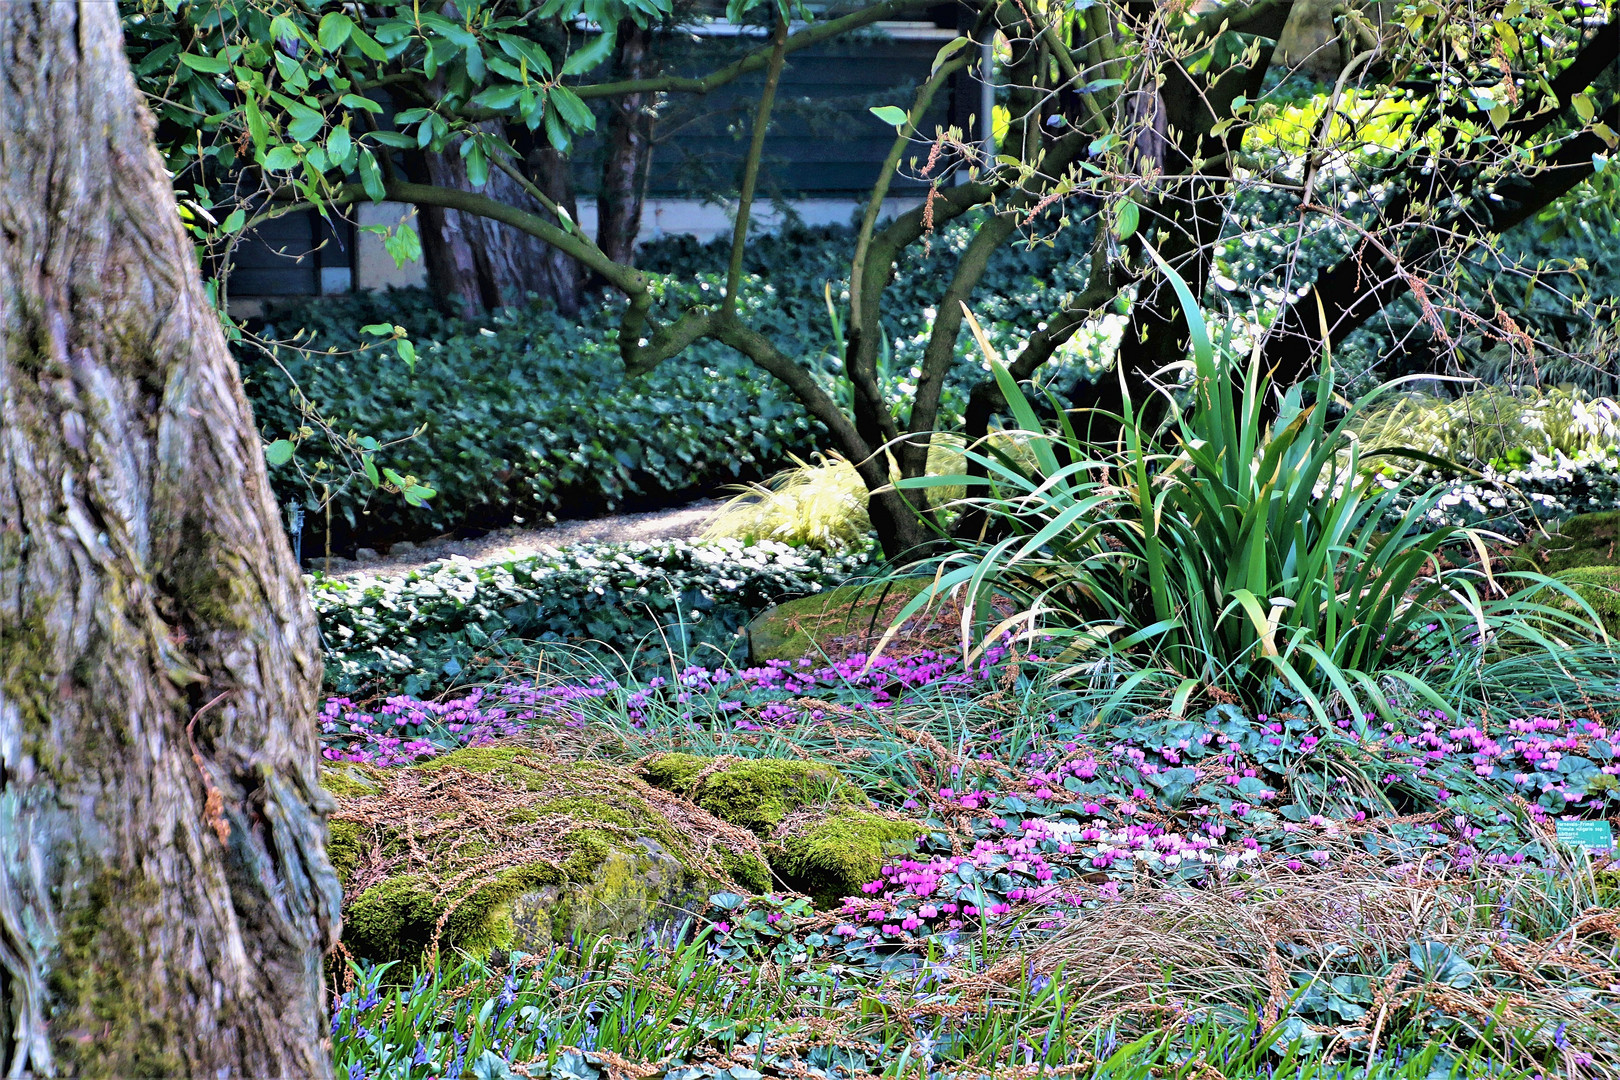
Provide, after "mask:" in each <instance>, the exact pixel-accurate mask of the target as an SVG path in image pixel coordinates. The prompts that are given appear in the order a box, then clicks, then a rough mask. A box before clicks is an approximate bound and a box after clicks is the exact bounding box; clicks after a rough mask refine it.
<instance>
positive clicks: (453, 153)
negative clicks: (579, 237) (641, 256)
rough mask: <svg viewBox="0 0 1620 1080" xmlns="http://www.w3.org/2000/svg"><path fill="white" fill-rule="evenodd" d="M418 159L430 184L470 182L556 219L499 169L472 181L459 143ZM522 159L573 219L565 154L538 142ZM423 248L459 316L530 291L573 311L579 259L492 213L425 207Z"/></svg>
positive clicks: (462, 187) (517, 299) (466, 186)
mask: <svg viewBox="0 0 1620 1080" xmlns="http://www.w3.org/2000/svg"><path fill="white" fill-rule="evenodd" d="M482 127H483V128H484V129H485V130H487V131H497V130H498V128H499V125H497V124H496V123H495V122H494V121H488V122H486V123H485V124H483V125H482ZM520 141H521V140H520ZM423 159H424V161H425V164H426V168H427V179H428V183H430V184H433V185H435V186H437V187H444V188H454V189H456V190H459V191H474V190H476V191H478V192H479V194H482V195H487V196H489V197H490V198H492V199H498V200H499V201H500V202H501V203H503V204H505V205H507V206H516V207H520V208H522V209H523V210H524V211H526V212H528V213H531V214H540V215H542V216H544V217H545V218H546V220H548V221H553V222H554V221H555V219H553V218H552V217H551V215H550V214H548V213H546V210H545V208H544V207H542V206H541V205H540V204H539V203H537V202H535V201H534V200H533V199H532V198H530V197H529V195H528V193H527V192H525V191H524V190H523V188H522V187H520V186H519V185H518V182H517V181H516V180H513V179H512V178H511V177H510V176H507V175H506V174H505V173H504V172H501V171H500V170H499V169H490V171H489V179H488V180H486V181H485V182H484V186H483V187H482V188H476V189H475V188H474V187H473V184H472V180H471V179H470V178H469V177H468V176H467V163H466V161H465V159H463V158H462V156H461V152H460V149H459V148H451V149H448V150H445V151H443V152H442V153H440V152H432V151H430V152H428V153H426V154H424V155H423ZM559 160H560V161H561V165H560V167H559V165H558V164H557V162H558V161H559ZM524 164H525V165H526V166H527V171H528V173H529V179H530V180H531V181H532V182H534V184H535V186H536V187H538V188H539V189H540V190H541V191H544V192H545V193H546V195H547V196H548V197H550V198H552V199H554V200H555V201H556V202H557V203H558V204H559V205H561V206H563V207H564V208H565V209H567V210H569V212H570V213H573V214H574V217H575V219H576V220H577V219H578V214H577V213H575V212H574V209H573V202H574V196H573V187H572V183H571V181H570V178H569V174H568V163H567V159H566V158H565V157H563V156H562V155H560V154H558V153H557V152H556V151H554V150H552V149H550V148H549V147H542V148H540V149H539V150H537V151H536V152H535V153H534V154H532V155H530V158H529V160H528V161H527V162H525V163H524ZM422 255H423V261H424V262H425V263H426V264H427V271H428V279H429V283H430V285H431V286H432V288H433V291H434V292H435V293H437V294H438V295H439V296H440V297H441V298H442V299H443V300H444V301H445V302H446V303H449V304H450V305H451V306H452V307H453V308H454V309H455V310H456V312H457V313H458V314H460V315H461V317H462V318H464V319H472V318H476V317H477V316H478V315H479V313H480V312H483V311H486V310H494V309H495V308H498V307H501V306H502V305H504V304H521V303H523V302H524V300H525V299H526V298H527V297H528V296H529V294H530V293H533V294H535V295H536V296H540V297H543V298H545V299H548V300H551V301H552V302H553V303H555V304H556V305H557V310H558V311H560V312H562V313H563V314H564V315H567V316H569V317H570V318H572V317H573V316H575V315H577V314H579V305H580V300H581V291H582V289H583V287H584V273H583V272H582V271H581V269H580V266H579V264H578V263H576V262H575V261H574V260H573V259H571V258H569V257H568V256H567V255H564V254H563V253H562V252H560V251H558V250H557V249H556V248H554V247H552V246H551V245H549V244H547V243H546V242H545V241H543V240H539V239H536V238H535V237H533V236H530V235H529V234H527V233H524V232H520V231H518V230H517V229H514V228H512V227H510V226H508V225H503V224H502V223H500V222H498V221H492V220H490V219H489V218H486V217H479V216H478V215H476V214H468V213H463V212H462V211H460V210H450V209H446V208H443V207H437V206H429V207H424V208H423V212H422Z"/></svg>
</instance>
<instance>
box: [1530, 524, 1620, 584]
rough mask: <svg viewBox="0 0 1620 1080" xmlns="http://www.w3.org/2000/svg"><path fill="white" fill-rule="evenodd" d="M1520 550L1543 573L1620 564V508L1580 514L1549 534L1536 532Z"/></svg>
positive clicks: (1534, 568) (1534, 567)
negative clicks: (1604, 511) (1605, 511)
mask: <svg viewBox="0 0 1620 1080" xmlns="http://www.w3.org/2000/svg"><path fill="white" fill-rule="evenodd" d="M1517 554H1518V555H1519V556H1520V558H1521V559H1522V560H1523V561H1524V562H1525V563H1526V564H1528V567H1529V568H1530V569H1533V570H1537V571H1539V572H1541V573H1543V574H1557V573H1561V572H1563V571H1565V570H1576V569H1584V568H1587V567H1594V566H1620V510H1611V511H1608V512H1607V513H1602V514H1578V515H1576V516H1575V517H1572V518H1570V519H1569V520H1568V521H1565V522H1562V523H1561V524H1559V525H1558V526H1557V527H1556V528H1554V529H1550V530H1549V531H1548V532H1547V533H1546V534H1545V535H1542V534H1539V533H1538V534H1534V535H1532V536H1531V537H1530V539H1528V540H1526V541H1525V542H1524V543H1523V544H1521V545H1520V546H1519V548H1518V549H1517Z"/></svg>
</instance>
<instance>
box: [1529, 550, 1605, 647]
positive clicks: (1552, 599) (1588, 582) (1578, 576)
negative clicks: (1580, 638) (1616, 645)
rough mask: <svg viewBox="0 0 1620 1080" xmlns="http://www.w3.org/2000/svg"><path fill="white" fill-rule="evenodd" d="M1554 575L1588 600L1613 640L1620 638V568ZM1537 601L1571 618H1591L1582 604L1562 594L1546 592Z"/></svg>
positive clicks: (1578, 569) (1587, 568)
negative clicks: (1565, 612)
mask: <svg viewBox="0 0 1620 1080" xmlns="http://www.w3.org/2000/svg"><path fill="white" fill-rule="evenodd" d="M1554 576H1555V577H1556V578H1557V580H1558V581H1559V582H1561V583H1563V584H1564V585H1568V586H1569V587H1570V589H1571V590H1572V591H1573V592H1574V593H1575V595H1577V596H1579V597H1580V598H1581V599H1582V600H1585V601H1586V603H1587V604H1588V605H1589V606H1590V607H1591V608H1592V610H1593V611H1595V612H1596V613H1597V617H1598V618H1599V619H1600V620H1602V622H1603V628H1604V629H1605V630H1607V631H1608V632H1609V634H1610V636H1611V637H1620V566H1577V567H1575V568H1574V569H1573V570H1565V571H1562V572H1560V573H1558V574H1556V575H1554ZM1538 598H1540V599H1542V600H1543V601H1544V602H1545V603H1548V604H1550V605H1551V606H1553V607H1556V608H1560V609H1562V610H1564V611H1567V612H1569V613H1570V614H1572V615H1578V616H1580V617H1581V618H1583V619H1584V618H1587V617H1588V616H1587V614H1586V612H1584V611H1582V610H1581V608H1580V605H1578V604H1576V603H1575V601H1573V600H1571V599H1570V598H1569V597H1568V596H1567V595H1564V594H1563V593H1559V592H1555V591H1554V590H1552V589H1544V590H1542V591H1541V593H1539V594H1538Z"/></svg>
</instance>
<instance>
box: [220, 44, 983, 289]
mask: <svg viewBox="0 0 1620 1080" xmlns="http://www.w3.org/2000/svg"><path fill="white" fill-rule="evenodd" d="M957 33H958V32H957V31H956V30H954V29H948V28H938V27H935V26H934V25H933V24H931V23H895V24H883V25H882V27H881V29H880V30H877V31H874V32H872V33H870V34H868V35H866V36H864V37H857V38H852V39H849V40H843V41H836V42H831V43H829V44H827V45H823V46H818V47H814V48H810V49H806V50H804V51H802V52H800V53H796V54H794V55H793V56H792V57H790V58H789V61H788V63H787V65H786V67H785V69H784V72H783V78H782V86H781V89H780V91H779V93H778V100H777V107H776V111H775V114H774V118H773V122H772V126H771V133H770V136H769V137H768V138H767V140H766V145H765V161H764V168H763V170H762V176H761V183H760V194H759V197H758V199H757V200H756V202H755V208H754V222H755V225H756V227H758V228H762V229H775V228H777V227H779V226H780V225H781V223H782V220H783V217H784V215H783V214H782V213H781V211H780V207H781V206H782V205H784V204H785V205H787V206H790V207H791V208H792V210H793V212H794V213H795V214H796V215H797V216H798V217H799V218H800V219H801V220H803V221H804V222H805V223H807V224H810V225H828V224H847V223H849V222H850V221H852V220H853V219H854V218H855V216H856V215H857V214H859V213H860V212H861V210H862V209H864V207H865V204H866V194H865V193H867V192H869V191H870V190H871V188H872V185H873V184H874V182H875V181H876V180H877V177H878V172H879V170H880V168H881V165H882V162H883V159H884V156H885V155H886V154H887V153H888V150H889V147H890V145H891V143H892V141H893V138H894V132H893V129H892V128H890V127H889V126H888V125H886V124H884V123H882V122H881V121H879V120H878V119H877V118H876V117H874V116H872V115H871V113H870V111H869V110H870V107H871V106H873V105H889V104H898V105H909V104H910V102H911V97H912V93H913V91H914V89H915V87H916V86H917V84H918V83H920V82H921V81H922V80H923V79H925V78H926V77H927V75H928V71H929V69H930V67H931V65H932V63H933V58H934V56H935V55H936V54H937V53H938V51H939V49H940V47H941V46H943V45H944V44H945V42H947V41H949V40H950V39H951V38H953V37H955V36H957ZM759 46H760V42H759V41H758V40H757V39H756V37H755V34H754V30H753V29H752V28H747V27H733V26H731V25H730V24H727V23H724V22H723V21H716V22H713V23H710V24H708V25H707V26H704V27H701V28H699V30H698V31H697V32H695V33H691V34H687V35H685V38H684V39H683V40H682V41H680V42H675V43H672V44H670V45H669V46H668V47H669V49H670V51H671V54H672V56H673V59H672V61H671V63H672V66H673V67H674V69H675V70H677V71H683V72H689V73H700V72H707V71H710V70H713V69H714V68H716V67H718V66H721V65H723V64H724V63H726V62H727V61H728V60H729V59H731V58H734V57H735V56H740V55H742V54H743V53H745V52H748V51H752V50H755V49H758V48H759ZM761 78H762V76H760V75H759V74H757V73H756V74H754V75H752V76H749V77H745V78H743V79H739V80H738V81H737V82H735V83H732V84H729V85H727V86H725V87H722V88H720V89H718V90H716V91H714V92H713V93H711V94H708V95H701V96H699V95H684V96H683V95H674V96H673V97H672V100H671V102H670V104H669V106H668V107H667V108H666V109H665V110H664V111H663V112H662V113H661V115H660V118H659V121H658V124H657V125H656V127H655V130H654V135H653V150H652V154H651V159H650V164H649V170H648V176H647V187H646V190H647V192H648V198H647V200H646V203H645V206H644V209H643V213H642V227H641V234H640V239H641V241H642V242H646V241H649V240H656V239H658V238H660V237H664V236H669V235H675V234H682V233H684V234H690V235H693V236H696V237H697V238H698V239H700V240H704V241H708V240H712V239H714V238H716V237H720V236H727V235H729V234H730V233H731V230H732V227H733V225H732V221H733V217H732V215H733V213H734V207H733V206H730V205H726V204H723V203H719V202H714V201H710V200H705V199H703V198H700V197H697V193H701V192H705V191H725V190H728V189H734V188H735V184H736V177H737V174H738V172H739V171H740V168H741V162H742V157H743V155H744V153H745V151H746V144H747V139H746V133H747V130H748V127H749V124H750V119H751V116H752V108H753V104H754V102H755V101H756V100H757V95H758V90H759V86H758V83H759V81H760V79H761ZM980 105H981V101H980V94H979V87H978V83H977V82H976V81H975V80H974V79H972V78H971V77H968V76H966V75H964V76H962V77H961V78H959V79H958V80H957V83H956V84H955V85H952V86H950V87H948V88H947V89H946V92H942V93H940V94H939V95H937V96H936V98H935V101H934V103H933V105H932V107H931V108H930V110H929V111H928V113H927V115H926V116H925V118H924V120H923V122H922V124H921V125H920V130H921V131H922V132H923V133H924V134H926V135H932V134H933V132H934V131H935V130H936V128H942V127H948V126H952V125H955V126H957V127H958V128H960V129H962V131H963V133H964V134H965V135H967V134H969V132H970V131H972V127H971V126H970V124H974V122H976V121H981V120H982V118H978V117H975V116H973V115H972V114H973V113H974V112H976V111H977V109H978V108H979V107H980ZM970 137H971V136H970ZM920 149H921V148H920V147H919V150H920ZM574 162H575V180H576V187H577V189H578V191H579V196H580V197H579V203H578V205H579V211H580V218H581V224H582V225H583V226H584V228H585V229H586V230H587V231H588V232H591V233H593V234H594V232H595V229H596V207H595V200H594V198H593V197H592V196H593V194H594V191H595V187H596V177H597V175H598V174H599V165H598V164H597V161H596V153H595V147H594V146H593V144H592V143H591V142H590V141H589V140H586V141H584V142H582V143H581V144H580V145H579V146H578V147H576V150H575V153H574ZM901 172H902V175H900V176H897V177H895V178H894V180H893V182H892V184H891V190H892V191H893V192H895V196H894V197H892V198H890V199H887V200H885V202H884V207H883V213H884V215H885V216H892V215H894V214H898V213H901V212H903V211H905V210H907V209H910V208H911V207H913V206H915V205H917V203H918V202H919V201H920V199H921V196H922V193H923V192H924V191H925V190H926V187H927V181H924V180H921V179H919V178H917V177H916V176H915V173H914V171H913V170H912V169H911V168H910V167H903V168H902V170H901ZM415 218H416V212H415V211H414V210H413V209H411V208H409V207H405V206H402V205H399V204H393V203H382V204H375V205H374V204H365V205H362V206H359V207H358V208H357V210H356V214H355V220H354V221H352V222H344V221H336V222H327V221H326V220H324V219H322V218H321V217H320V216H319V215H317V214H315V213H313V212H307V213H303V214H288V215H286V216H284V217H281V218H277V219H275V220H274V221H272V222H270V223H268V224H267V225H266V226H265V227H264V228H262V229H260V230H258V231H257V233H256V234H255V235H254V236H251V237H248V238H246V240H245V242H244V243H242V244H240V245H239V246H238V248H237V250H236V252H235V253H234V255H233V260H232V267H233V269H232V274H231V278H230V295H231V299H232V309H233V310H234V311H239V312H242V313H245V314H253V313H254V312H256V311H259V310H262V309H263V307H264V304H265V302H266V301H273V300H275V299H277V298H281V297H293V296H313V295H324V294H328V293H334V292H344V291H347V290H349V289H350V288H360V289H379V288H386V287H389V286H395V287H403V286H414V285H424V284H426V271H425V268H424V267H423V265H422V264H421V263H420V262H417V263H412V264H407V265H406V266H403V267H400V266H396V265H395V264H394V260H393V258H392V257H391V256H390V255H389V254H388V253H387V251H386V250H385V249H384V246H383V238H382V237H381V236H380V235H377V234H376V233H372V232H367V231H366V230H367V229H368V228H373V227H393V226H396V225H398V224H400V223H402V222H403V223H406V224H411V225H413V226H414V224H415Z"/></svg>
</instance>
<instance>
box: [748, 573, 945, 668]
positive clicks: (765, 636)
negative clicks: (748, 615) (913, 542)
mask: <svg viewBox="0 0 1620 1080" xmlns="http://www.w3.org/2000/svg"><path fill="white" fill-rule="evenodd" d="M932 580H933V578H932V577H909V578H900V579H898V580H895V581H891V582H886V583H875V584H874V583H863V584H859V585H840V586H838V587H837V588H836V589H828V590H827V591H826V592H821V593H817V594H816V595H814V596H806V597H804V598H802V599H799V600H789V601H787V602H786V603H783V604H777V605H776V606H775V607H772V608H768V609H767V610H766V611H764V612H762V613H761V614H760V615H758V616H756V617H755V618H754V620H753V622H751V623H749V624H748V630H747V633H748V658H749V660H750V661H751V662H753V663H755V664H763V663H766V662H767V661H770V660H798V659H800V658H803V657H811V658H813V659H815V660H818V661H821V660H824V659H825V658H828V657H834V658H836V657H842V656H847V655H850V654H852V653H856V652H866V651H869V650H870V649H871V648H872V647H873V646H875V645H876V644H877V642H878V641H879V640H880V639H881V638H882V636H883V632H884V631H885V630H887V629H888V628H889V623H890V622H891V621H893V619H894V617H895V616H897V615H899V614H900V612H901V610H903V609H904V608H905V606H906V604H908V603H910V602H911V600H912V598H913V597H915V596H916V595H917V594H918V593H920V592H922V590H923V588H924V587H926V586H927V584H928V583H929V582H930V581H932ZM912 621H913V622H915V621H917V620H915V619H913V620H912ZM936 622H941V620H938V619H934V620H930V626H933V624H934V623H936ZM948 622H949V620H944V621H943V622H941V625H945V624H948ZM946 629H949V627H948V625H946Z"/></svg>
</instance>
